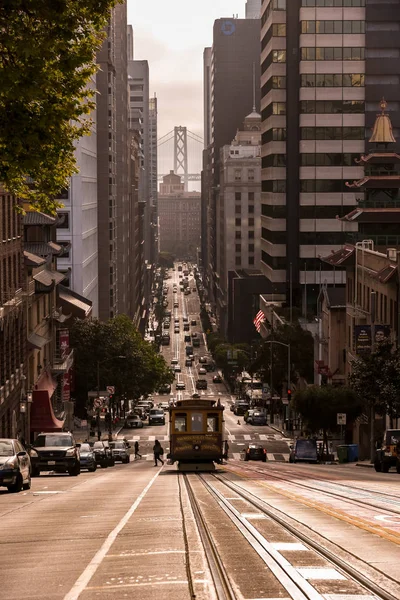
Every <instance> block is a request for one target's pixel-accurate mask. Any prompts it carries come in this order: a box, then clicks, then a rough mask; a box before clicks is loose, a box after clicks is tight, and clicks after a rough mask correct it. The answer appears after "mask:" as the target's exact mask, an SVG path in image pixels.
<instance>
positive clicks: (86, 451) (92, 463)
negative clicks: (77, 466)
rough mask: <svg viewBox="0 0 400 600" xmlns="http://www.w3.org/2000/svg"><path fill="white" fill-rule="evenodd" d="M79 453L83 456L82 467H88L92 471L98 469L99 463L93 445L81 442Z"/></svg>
mask: <svg viewBox="0 0 400 600" xmlns="http://www.w3.org/2000/svg"><path fill="white" fill-rule="evenodd" d="M79 454H80V456H81V469H87V470H88V471H89V472H90V473H94V472H95V471H96V469H97V463H96V459H95V456H94V451H93V448H92V446H91V445H90V444H89V443H86V442H85V443H84V444H81V447H80V449H79Z"/></svg>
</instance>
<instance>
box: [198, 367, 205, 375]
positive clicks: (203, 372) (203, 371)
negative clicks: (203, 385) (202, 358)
mask: <svg viewBox="0 0 400 600" xmlns="http://www.w3.org/2000/svg"><path fill="white" fill-rule="evenodd" d="M206 374H207V371H206V369H205V368H204V367H200V369H199V375H206Z"/></svg>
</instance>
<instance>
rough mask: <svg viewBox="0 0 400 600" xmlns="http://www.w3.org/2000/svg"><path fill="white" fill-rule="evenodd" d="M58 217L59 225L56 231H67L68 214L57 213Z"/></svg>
mask: <svg viewBox="0 0 400 600" xmlns="http://www.w3.org/2000/svg"><path fill="white" fill-rule="evenodd" d="M58 217H59V219H60V221H61V223H58V224H57V229H69V212H59V213H58Z"/></svg>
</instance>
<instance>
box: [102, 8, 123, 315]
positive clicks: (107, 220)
mask: <svg viewBox="0 0 400 600" xmlns="http://www.w3.org/2000/svg"><path fill="white" fill-rule="evenodd" d="M119 6H121V5H119ZM116 10H117V8H113V9H112V10H111V14H110V21H109V24H108V27H107V37H106V39H105V40H104V43H103V45H102V47H101V49H100V51H99V52H98V55H97V64H98V66H99V69H98V71H97V74H96V87H97V91H98V94H97V201H98V260H99V318H100V319H101V320H107V319H109V318H112V317H114V316H115V315H116V314H118V285H117V110H116V90H117V74H116V58H115V34H116V31H115V22H116V17H115V14H116Z"/></svg>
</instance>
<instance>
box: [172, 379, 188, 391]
mask: <svg viewBox="0 0 400 600" xmlns="http://www.w3.org/2000/svg"><path fill="white" fill-rule="evenodd" d="M175 387H176V389H177V390H186V385H185V384H184V382H183V381H177V382H176V385H175Z"/></svg>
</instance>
